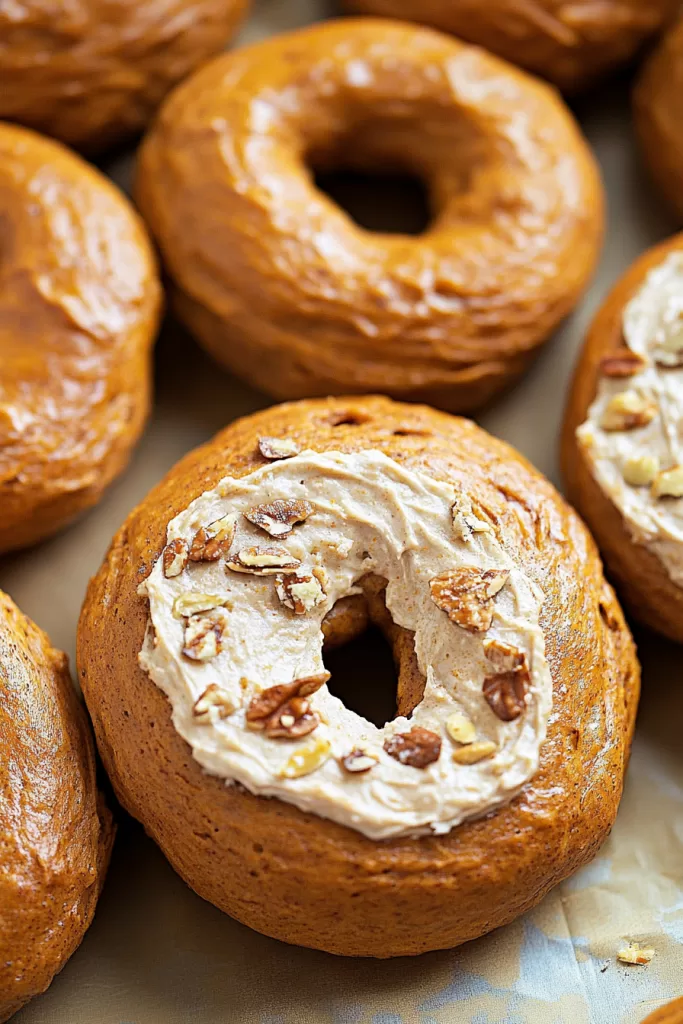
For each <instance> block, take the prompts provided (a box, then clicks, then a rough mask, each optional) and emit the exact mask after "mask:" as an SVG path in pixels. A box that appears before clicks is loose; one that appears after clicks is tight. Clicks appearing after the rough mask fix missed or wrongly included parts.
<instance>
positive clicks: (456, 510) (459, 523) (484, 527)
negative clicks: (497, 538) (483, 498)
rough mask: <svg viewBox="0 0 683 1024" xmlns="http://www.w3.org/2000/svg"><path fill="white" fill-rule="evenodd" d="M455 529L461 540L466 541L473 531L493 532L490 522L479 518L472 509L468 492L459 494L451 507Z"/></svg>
mask: <svg viewBox="0 0 683 1024" xmlns="http://www.w3.org/2000/svg"><path fill="white" fill-rule="evenodd" d="M451 517H452V519H453V530H454V532H455V535H456V537H457V538H458V539H459V540H464V541H465V543H467V541H468V540H469V539H470V537H471V536H472V534H473V533H491V526H490V524H489V523H487V522H484V520H483V519H479V518H478V517H477V516H476V515H475V514H474V511H473V509H472V502H471V501H470V499H469V498H468V497H467V495H466V494H459V495H458V497H457V498H456V499H455V501H454V502H453V505H452V507H451Z"/></svg>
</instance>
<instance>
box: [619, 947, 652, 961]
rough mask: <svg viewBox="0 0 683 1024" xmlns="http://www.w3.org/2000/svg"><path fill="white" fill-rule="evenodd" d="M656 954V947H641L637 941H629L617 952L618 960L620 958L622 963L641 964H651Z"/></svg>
mask: <svg viewBox="0 0 683 1024" xmlns="http://www.w3.org/2000/svg"><path fill="white" fill-rule="evenodd" d="M654 955H655V951H654V949H651V948H649V949H641V948H640V946H639V945H638V943H637V942H629V944H628V946H624V948H623V949H620V950H619V952H618V953H617V960H620V961H621V962H622V964H640V965H641V966H643V965H645V964H649V963H650V961H651V960H652V958H653V956H654Z"/></svg>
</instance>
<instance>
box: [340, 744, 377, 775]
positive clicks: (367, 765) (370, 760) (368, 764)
mask: <svg viewBox="0 0 683 1024" xmlns="http://www.w3.org/2000/svg"><path fill="white" fill-rule="evenodd" d="M377 763H378V759H377V758H376V757H375V756H374V754H367V753H366V752H365V751H364V750H360V749H359V748H358V747H354V749H353V750H352V751H350V752H349V753H348V754H345V755H344V756H343V757H340V758H339V764H340V765H341V766H342V768H343V769H344V771H345V772H349V774H351V775H363V774H364V773H365V772H369V771H370V769H371V768H374V767H375V765H376V764H377Z"/></svg>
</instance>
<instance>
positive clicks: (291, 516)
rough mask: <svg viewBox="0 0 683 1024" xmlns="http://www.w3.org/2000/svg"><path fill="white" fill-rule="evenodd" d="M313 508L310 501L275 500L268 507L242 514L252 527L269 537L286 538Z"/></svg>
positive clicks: (259, 507)
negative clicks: (256, 527) (263, 531)
mask: <svg viewBox="0 0 683 1024" xmlns="http://www.w3.org/2000/svg"><path fill="white" fill-rule="evenodd" d="M314 511H315V510H314V508H313V506H312V505H311V503H310V501H304V500H303V499H299V500H296V501H295V500H294V499H291V498H290V499H288V500H287V501H285V500H283V499H282V498H276V500H275V501H273V502H271V503H270V504H269V505H257V506H256V507H255V508H250V509H249V510H248V512H245V513H244V518H245V519H248V520H249V522H250V523H253V524H254V526H258V527H259V528H260V529H261V530H265V532H266V533H269V534H270V536H271V537H286V536H287V535H288V534H290V533H291V532H292V527H293V526H295V524H296V523H303V522H304V521H305V520H306V519H308V517H309V516H311V515H313V512H314Z"/></svg>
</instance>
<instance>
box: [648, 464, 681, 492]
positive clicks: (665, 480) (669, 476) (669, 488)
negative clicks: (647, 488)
mask: <svg viewBox="0 0 683 1024" xmlns="http://www.w3.org/2000/svg"><path fill="white" fill-rule="evenodd" d="M652 497H653V498H683V466H674V467H673V468H672V469H663V470H662V472H661V473H657V476H656V477H655V479H654V481H653V483H652Z"/></svg>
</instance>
